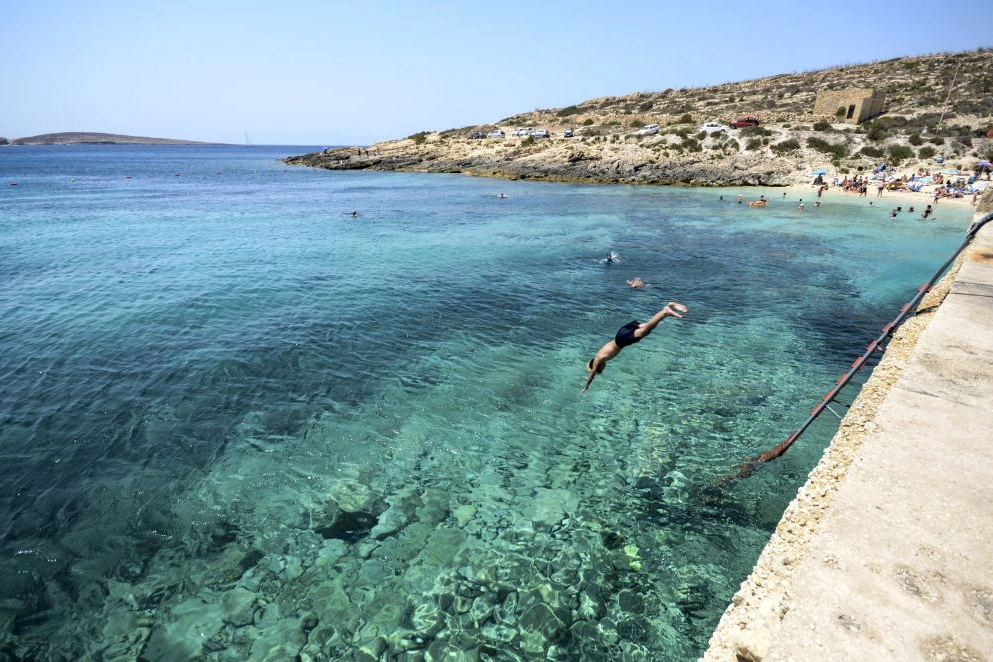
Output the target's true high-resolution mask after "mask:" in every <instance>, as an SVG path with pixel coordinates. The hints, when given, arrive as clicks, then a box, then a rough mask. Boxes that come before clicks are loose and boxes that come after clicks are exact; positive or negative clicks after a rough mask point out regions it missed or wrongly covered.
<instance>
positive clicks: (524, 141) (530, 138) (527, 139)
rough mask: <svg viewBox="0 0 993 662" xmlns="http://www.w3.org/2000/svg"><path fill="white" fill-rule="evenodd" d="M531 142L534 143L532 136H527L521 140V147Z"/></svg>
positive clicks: (528, 145)
mask: <svg viewBox="0 0 993 662" xmlns="http://www.w3.org/2000/svg"><path fill="white" fill-rule="evenodd" d="M533 144H534V138H532V137H531V136H528V137H527V138H525V139H524V140H522V141H521V147H530V146H531V145H533Z"/></svg>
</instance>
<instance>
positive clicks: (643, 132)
mask: <svg viewBox="0 0 993 662" xmlns="http://www.w3.org/2000/svg"><path fill="white" fill-rule="evenodd" d="M658 132H659V125H658V124H646V125H645V126H643V127H641V128H640V129H638V130H637V131H636V133H637V135H639V136H651V135H654V134H656V133H658Z"/></svg>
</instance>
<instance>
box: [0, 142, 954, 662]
mask: <svg viewBox="0 0 993 662" xmlns="http://www.w3.org/2000/svg"><path fill="white" fill-rule="evenodd" d="M307 151H312V150H311V148H307V147H283V148H277V147H257V148H252V149H249V148H244V147H186V146H184V147H124V146H75V147H10V148H0V283H2V284H3V285H2V288H0V316H2V320H3V322H2V325H0V488H2V489H0V575H2V576H3V577H4V581H3V582H2V583H0V658H3V657H4V656H6V657H7V658H9V659H53V660H63V659H81V658H84V657H87V656H89V657H90V658H92V659H124V658H128V659H134V658H135V657H136V656H138V655H139V654H140V655H141V656H142V657H143V658H145V659H150V660H151V659H155V660H185V659H193V658H196V657H197V656H203V657H204V658H206V659H217V660H242V659H250V658H251V659H280V658H279V655H281V654H285V655H286V656H287V657H286V659H293V658H294V656H296V655H298V654H300V655H302V656H304V657H308V656H309V659H345V660H350V659H359V656H361V655H362V654H367V655H369V656H371V658H361V659H377V658H379V659H440V658H441V657H442V656H443V655H445V654H446V653H450V652H453V651H458V652H459V654H460V655H463V656H464V658H465V659H472V658H473V656H476V657H482V658H484V659H533V658H535V657H538V656H540V657H549V658H551V659H577V658H583V659H632V660H634V659H646V660H647V659H650V660H683V659H686V660H688V659H694V658H695V657H696V656H698V655H699V654H700V653H701V652H702V651H703V650H704V648H705V647H706V642H707V640H708V638H709V636H710V633H711V631H712V629H713V627H714V626H715V625H716V623H717V620H718V619H719V617H720V614H721V612H722V611H723V609H724V608H725V606H726V605H727V603H728V601H729V599H730V597H731V595H732V594H733V592H734V591H735V590H736V588H737V586H738V584H739V583H740V582H741V581H742V580H743V579H744V578H745V576H746V575H747V574H748V572H749V571H750V569H751V567H752V565H753V564H754V562H755V560H756V559H757V557H758V554H759V552H760V551H761V548H762V546H763V545H764V543H765V542H766V540H767V539H768V536H769V534H770V532H771V531H772V529H773V528H774V526H775V524H776V522H777V521H778V518H779V516H780V515H781V513H782V511H783V509H784V508H785V506H786V504H787V503H788V502H789V500H790V499H791V498H792V497H793V495H794V493H795V491H796V489H797V488H798V487H799V486H800V485H801V484H802V483H803V481H804V479H805V477H806V474H807V472H809V470H810V469H811V468H812V467H813V466H814V464H815V463H816V461H817V459H818V458H819V456H820V453H821V452H822V450H823V448H824V446H825V445H826V444H827V442H828V440H829V439H830V436H831V435H832V434H833V432H834V429H835V427H836V425H837V422H836V421H831V420H828V419H827V418H826V417H822V419H821V420H819V421H818V422H817V423H816V424H815V425H814V426H813V427H812V428H811V429H810V430H809V431H808V432H807V434H806V435H805V436H804V437H803V438H802V440H801V441H800V442H798V443H797V444H796V445H795V446H794V447H793V448H792V449H791V450H790V452H789V453H787V454H786V455H785V456H784V457H783V458H781V459H780V460H777V461H776V462H775V463H772V464H770V465H768V466H765V467H763V468H761V469H760V470H759V471H758V472H757V473H756V474H755V475H754V476H752V477H750V478H748V479H747V480H742V481H738V482H735V483H732V484H730V485H728V486H724V487H720V488H718V487H715V482H716V481H717V479H719V478H720V477H721V476H723V475H724V474H725V473H727V472H728V471H730V470H731V469H732V468H733V467H734V465H735V464H736V463H737V462H739V461H740V460H741V459H743V458H745V457H749V456H752V455H755V454H757V453H759V452H761V451H763V450H766V449H768V448H769V447H771V446H773V445H775V444H776V443H778V442H779V441H781V440H782V439H783V438H784V437H786V436H787V435H788V434H789V433H790V432H791V431H792V430H793V429H795V428H796V427H797V426H798V425H799V424H800V423H802V422H803V420H804V419H805V417H806V415H807V412H808V410H809V408H810V407H811V406H813V405H814V404H816V403H817V402H818V401H819V398H820V396H821V395H822V394H823V393H824V392H825V391H827V390H828V389H829V388H830V387H831V386H833V384H834V381H835V379H836V378H837V377H838V376H839V375H840V374H842V373H843V372H844V371H845V370H846V369H847V368H848V366H849V364H850V363H851V361H852V359H854V358H855V357H856V356H857V355H858V354H860V353H861V351H862V350H863V348H864V347H865V345H866V344H867V343H868V342H869V341H870V340H872V339H873V338H874V337H876V335H878V333H879V329H880V328H881V327H882V326H883V325H884V324H885V323H886V322H888V321H889V320H891V319H892V318H893V317H894V316H895V315H896V312H897V310H898V309H899V306H900V305H901V304H902V303H904V302H905V301H907V300H909V299H910V297H911V296H912V295H913V293H914V290H915V289H916V287H917V286H918V285H919V284H920V283H921V282H923V281H925V280H927V278H928V277H929V276H930V275H931V274H932V273H933V271H934V270H935V269H936V268H937V267H938V266H939V265H940V264H941V263H942V262H943V261H944V259H945V258H946V257H947V256H948V255H949V254H950V253H951V251H952V250H953V249H954V248H955V247H956V246H957V245H958V244H959V243H960V242H961V240H962V237H963V234H964V231H965V228H966V226H967V225H968V222H969V215H968V213H967V212H965V211H957V212H956V211H955V210H946V209H943V208H942V207H941V206H940V205H939V206H938V214H937V218H936V219H935V220H933V221H929V222H926V223H924V222H921V221H920V220H919V218H918V217H917V215H909V214H902V215H901V216H900V217H898V219H897V220H896V221H893V220H891V219H890V218H889V213H888V212H889V209H890V207H891V206H893V205H895V204H903V205H906V204H907V203H906V202H905V201H900V200H890V201H887V204H885V205H879V206H877V207H874V208H870V207H868V204H867V201H866V200H865V199H859V198H855V197H852V198H845V199H843V200H841V201H834V200H832V201H831V202H830V203H829V204H826V205H825V206H824V207H822V208H819V209H818V208H814V207H813V206H812V205H811V204H808V205H807V208H806V211H804V212H799V211H798V210H797V209H796V204H795V200H792V199H788V200H784V199H782V197H781V192H779V191H776V190H774V189H766V190H764V191H763V192H765V193H766V195H767V196H768V197H770V198H771V199H772V203H771V204H770V206H769V207H767V208H765V209H750V208H746V207H743V206H740V205H737V204H735V199H736V196H737V194H738V193H743V194H745V195H746V197H756V196H757V194H758V191H754V190H744V189H742V190H737V189H723V190H713V189H706V190H688V189H679V188H650V187H628V186H578V185H564V184H549V183H534V182H506V181H499V180H485V179H473V178H466V177H460V176H449V175H429V174H398V173H362V172H348V173H335V172H327V171H319V170H311V169H305V168H291V167H286V166H283V165H281V164H279V163H278V161H277V159H278V158H280V157H282V156H288V155H291V154H300V153H304V152H307ZM15 182H16V184H17V185H16V186H13V185H12V184H13V183H15ZM500 193H504V194H506V196H507V197H506V198H499V197H497V196H498V194H500ZM721 196H723V199H721ZM813 197H814V196H813V193H811V196H810V198H811V199H813ZM808 203H809V201H808ZM910 204H913V202H911V203H910ZM905 208H906V207H905ZM352 210H355V211H357V212H358V215H357V216H354V217H353V216H352V215H351V214H350V212H351V211H352ZM608 251H616V252H617V253H619V255H620V262H619V263H618V264H615V265H605V264H603V263H601V262H600V259H601V258H602V257H603V256H604V255H605V254H606V253H607V252H608ZM635 276H640V277H642V278H643V279H645V280H646V281H648V282H649V283H650V285H649V286H648V287H647V288H645V289H643V290H633V289H630V288H628V287H627V286H626V285H625V281H626V280H627V279H629V278H632V277H635ZM669 300H679V301H682V302H683V303H685V304H686V305H687V306H688V308H689V313H688V314H687V315H686V317H685V318H684V319H682V320H673V319H667V320H665V321H664V322H663V323H662V324H661V325H660V327H659V328H658V329H657V330H656V331H655V332H654V333H653V334H652V336H651V337H650V338H648V339H646V340H644V341H642V342H641V343H639V344H638V345H637V346H635V347H631V348H628V349H625V350H624V352H623V353H622V354H621V355H620V356H619V357H618V358H617V359H615V360H614V361H612V362H611V363H610V365H609V367H608V368H607V370H606V371H605V372H604V373H603V375H601V376H599V377H598V378H597V379H596V381H595V382H594V383H593V386H592V387H591V389H590V391H589V392H588V393H587V394H585V395H582V394H581V393H580V389H581V387H582V385H583V381H584V378H585V370H584V368H583V366H584V363H585V362H586V361H587V360H588V359H589V358H590V357H591V356H592V355H593V353H595V352H596V350H597V349H598V348H599V347H600V346H601V345H602V344H603V343H604V342H606V341H607V340H608V339H610V338H611V337H613V334H614V332H615V331H616V330H617V328H618V327H619V326H621V325H622V324H624V323H626V322H628V321H630V320H632V319H640V320H645V319H647V318H648V317H649V316H650V315H651V314H652V313H654V312H655V311H657V310H659V309H660V308H661V307H662V306H664V305H665V303H666V302H668V301H669ZM851 397H854V391H853V392H852V393H851ZM419 656H423V657H419ZM453 659H456V658H453Z"/></svg>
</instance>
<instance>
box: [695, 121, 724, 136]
mask: <svg viewBox="0 0 993 662" xmlns="http://www.w3.org/2000/svg"><path fill="white" fill-rule="evenodd" d="M700 129H701V130H703V131H706V132H707V133H720V132H722V131H727V130H728V127H727V125H726V124H721V123H720V122H707V123H706V124H704V125H703V126H702V127H700Z"/></svg>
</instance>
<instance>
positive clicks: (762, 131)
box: [741, 126, 772, 137]
mask: <svg viewBox="0 0 993 662" xmlns="http://www.w3.org/2000/svg"><path fill="white" fill-rule="evenodd" d="M741 135H742V136H745V137H751V136H771V135H772V131H770V130H769V129H767V128H765V127H764V126H746V127H745V128H744V129H742V130H741Z"/></svg>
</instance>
